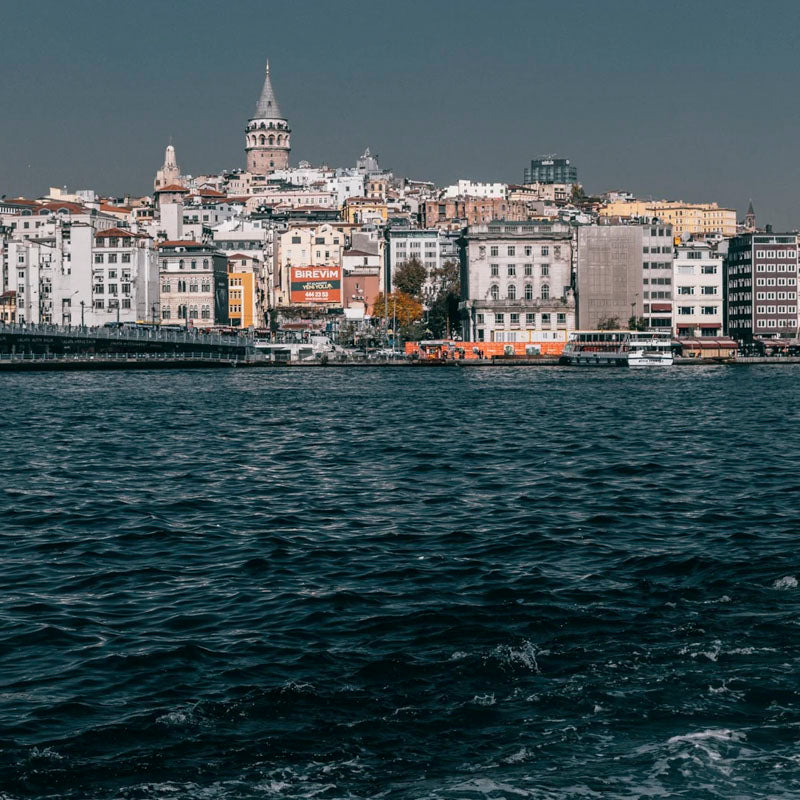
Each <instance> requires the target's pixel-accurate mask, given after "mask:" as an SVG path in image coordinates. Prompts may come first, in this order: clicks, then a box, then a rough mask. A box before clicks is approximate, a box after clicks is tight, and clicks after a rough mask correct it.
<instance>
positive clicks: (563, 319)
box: [556, 314, 567, 325]
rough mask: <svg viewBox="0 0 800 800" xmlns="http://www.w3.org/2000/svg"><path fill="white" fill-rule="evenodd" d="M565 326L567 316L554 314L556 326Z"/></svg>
mask: <svg viewBox="0 0 800 800" xmlns="http://www.w3.org/2000/svg"><path fill="white" fill-rule="evenodd" d="M566 324H567V315H566V314H556V325H566Z"/></svg>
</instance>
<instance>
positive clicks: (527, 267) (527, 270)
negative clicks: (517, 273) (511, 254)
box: [525, 264, 533, 277]
mask: <svg viewBox="0 0 800 800" xmlns="http://www.w3.org/2000/svg"><path fill="white" fill-rule="evenodd" d="M525 275H526V276H527V277H530V276H531V275H533V264H526V265H525Z"/></svg>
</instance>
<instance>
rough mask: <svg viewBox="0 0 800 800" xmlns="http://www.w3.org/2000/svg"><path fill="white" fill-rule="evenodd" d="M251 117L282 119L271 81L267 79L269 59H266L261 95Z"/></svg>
mask: <svg viewBox="0 0 800 800" xmlns="http://www.w3.org/2000/svg"><path fill="white" fill-rule="evenodd" d="M253 119H283V117H282V116H281V110H280V108H278V101H277V100H276V99H275V90H274V89H273V88H272V81H271V80H270V79H269V60H268V61H267V74H266V75H265V77H264V87H263V88H262V89H261V97H259V98H258V103H256V113H255V114H254V115H253Z"/></svg>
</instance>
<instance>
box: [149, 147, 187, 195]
mask: <svg viewBox="0 0 800 800" xmlns="http://www.w3.org/2000/svg"><path fill="white" fill-rule="evenodd" d="M173 184H175V185H177V186H180V185H181V168H180V167H179V166H178V162H177V161H176V160H175V148H174V147H173V146H172V142H170V143H169V144H168V145H167V149H166V152H165V153H164V165H163V166H162V167H161V169H160V170H158V171H157V172H156V179H155V180H154V181H153V189H155V190H158V189H161V188H162V187H164V186H171V185H173Z"/></svg>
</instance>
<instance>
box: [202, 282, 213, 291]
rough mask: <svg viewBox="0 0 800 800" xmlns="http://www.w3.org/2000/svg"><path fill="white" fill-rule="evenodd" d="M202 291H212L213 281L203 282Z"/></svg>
mask: <svg viewBox="0 0 800 800" xmlns="http://www.w3.org/2000/svg"><path fill="white" fill-rule="evenodd" d="M200 291H201V292H210V291H211V283H210V282H206V283H203V284H202V286H201V287H200Z"/></svg>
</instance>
